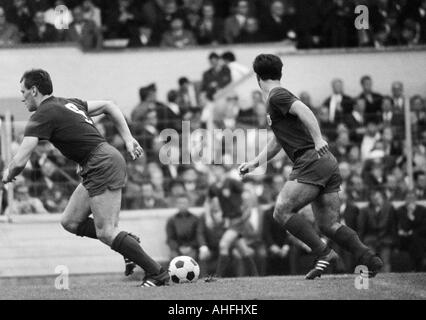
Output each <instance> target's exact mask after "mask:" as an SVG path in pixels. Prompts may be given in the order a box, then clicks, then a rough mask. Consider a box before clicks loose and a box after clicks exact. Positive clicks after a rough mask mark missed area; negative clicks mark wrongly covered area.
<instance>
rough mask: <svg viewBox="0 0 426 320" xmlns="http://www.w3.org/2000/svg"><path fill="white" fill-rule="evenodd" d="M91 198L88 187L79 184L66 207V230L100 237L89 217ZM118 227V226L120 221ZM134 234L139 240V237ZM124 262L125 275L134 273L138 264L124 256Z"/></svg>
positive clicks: (64, 222)
mask: <svg viewBox="0 0 426 320" xmlns="http://www.w3.org/2000/svg"><path fill="white" fill-rule="evenodd" d="M89 200H90V198H89V193H88V192H87V190H86V188H85V187H84V186H83V185H82V184H80V185H78V186H77V188H76V189H75V191H74V193H73V194H72V195H71V198H70V200H69V202H68V204H67V207H66V208H65V211H64V213H63V215H62V220H61V224H62V226H63V227H64V229H65V230H67V231H68V232H70V233H73V234H75V235H77V236H79V237H87V238H92V239H98V236H97V234H96V227H95V222H94V220H93V219H92V218H89V216H90V215H91V209H90V202H89ZM116 227H118V221H117V224H116ZM132 236H133V237H134V238H135V240H137V241H138V242H139V238H138V237H136V236H134V235H132ZM124 263H125V275H126V276H128V275H130V274H132V273H133V270H134V269H135V267H136V264H135V263H134V262H132V261H130V260H129V259H127V258H124Z"/></svg>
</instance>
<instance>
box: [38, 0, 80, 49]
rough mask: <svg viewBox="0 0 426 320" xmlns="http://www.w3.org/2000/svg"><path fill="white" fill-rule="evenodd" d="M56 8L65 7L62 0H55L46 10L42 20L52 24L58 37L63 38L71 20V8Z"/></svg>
mask: <svg viewBox="0 0 426 320" xmlns="http://www.w3.org/2000/svg"><path fill="white" fill-rule="evenodd" d="M57 8H65V1H64V0H56V1H55V2H54V6H53V7H51V8H49V9H48V10H46V12H45V13H44V20H45V21H46V23H49V24H51V25H54V26H55V28H56V29H57V31H58V34H59V39H60V40H61V41H63V40H65V36H66V31H67V29H68V28H69V26H70V25H71V23H72V22H73V20H74V18H73V16H72V11H71V10H57Z"/></svg>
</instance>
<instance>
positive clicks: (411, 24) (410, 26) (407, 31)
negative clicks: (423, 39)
mask: <svg viewBox="0 0 426 320" xmlns="http://www.w3.org/2000/svg"><path fill="white" fill-rule="evenodd" d="M419 31H420V30H419V25H418V24H417V23H416V22H415V21H414V20H412V19H407V20H405V21H404V23H403V26H402V30H401V45H403V46H408V47H412V46H415V45H417V44H418V41H419V38H420V35H419Z"/></svg>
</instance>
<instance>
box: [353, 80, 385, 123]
mask: <svg viewBox="0 0 426 320" xmlns="http://www.w3.org/2000/svg"><path fill="white" fill-rule="evenodd" d="M361 87H362V92H361V94H360V95H359V97H360V98H361V99H363V100H364V101H365V116H366V120H367V121H368V120H373V121H378V119H379V117H380V114H381V111H382V96H381V95H380V94H378V93H376V92H374V91H373V80H372V79H371V77H370V76H363V77H362V78H361Z"/></svg>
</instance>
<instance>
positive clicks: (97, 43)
mask: <svg viewBox="0 0 426 320" xmlns="http://www.w3.org/2000/svg"><path fill="white" fill-rule="evenodd" d="M73 15H74V22H73V23H71V25H70V28H69V29H68V30H67V35H66V38H67V41H71V42H75V43H78V44H80V46H81V47H82V48H83V50H99V49H101V48H102V33H101V30H100V29H99V28H98V27H97V26H96V24H95V23H94V22H93V21H91V20H86V19H85V18H84V14H83V10H82V9H81V7H75V8H74V10H73Z"/></svg>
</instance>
